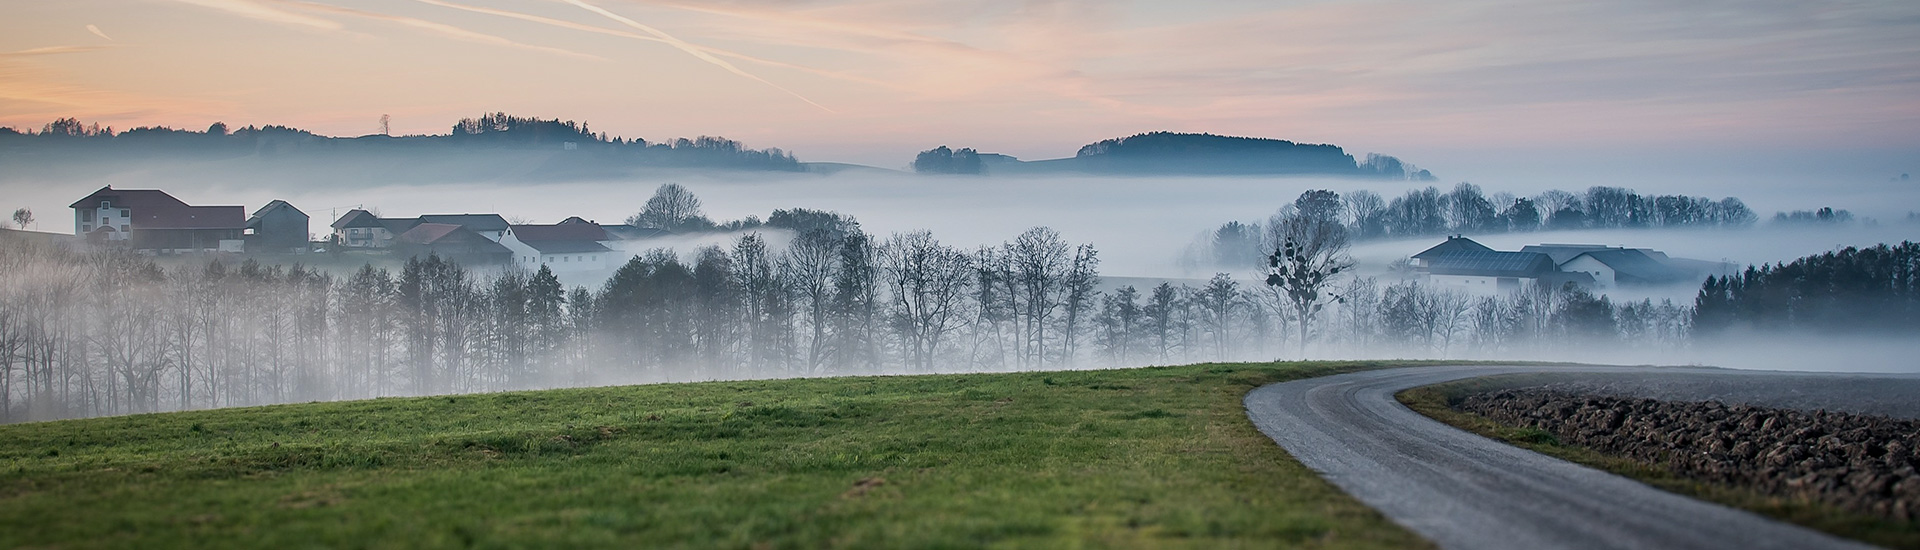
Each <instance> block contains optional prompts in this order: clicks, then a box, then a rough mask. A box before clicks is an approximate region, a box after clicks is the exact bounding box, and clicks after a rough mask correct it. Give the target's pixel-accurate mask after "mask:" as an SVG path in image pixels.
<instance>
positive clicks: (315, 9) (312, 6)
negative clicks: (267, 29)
mask: <svg viewBox="0 0 1920 550" xmlns="http://www.w3.org/2000/svg"><path fill="white" fill-rule="evenodd" d="M174 1H176V2H180V3H184V4H191V5H195V6H200V7H204V8H211V9H216V10H220V11H223V12H227V13H229V14H232V15H238V16H241V17H247V18H251V19H256V20H260V21H267V22H271V23H280V24H288V25H295V26H301V27H307V28H313V29H319V30H326V31H342V30H345V29H346V27H345V26H344V25H341V24H340V22H338V21H334V20H332V19H327V18H324V17H315V16H313V15H308V14H303V13H298V12H297V11H306V12H311V13H316V14H325V15H337V16H347V17H355V18H360V19H368V20H374V21H382V22H387V23H393V24H397V25H401V26H405V27H409V28H413V29H415V30H421V31H426V32H429V33H433V34H437V35H440V36H444V37H448V38H452V39H455V40H462V41H467V42H475V43H480V44H490V45H494V46H504V47H509V48H518V49H523V50H531V51H538V52H544V53H550V54H555V55H563V56H567V57H575V58H581V59H595V60H603V58H601V57H599V56H595V55H590V54H585V53H580V52H576V51H572V50H567V49H563V48H554V47H549V46H540V45H535V44H526V43H522V42H518V41H515V40H512V39H509V38H506V37H501V36H495V35H491V34H487V33H483V32H478V31H473V30H468V29H464V28H460V27H457V26H453V25H448V24H446V23H440V22H435V21H428V20H425V19H419V18H414V17H406V16H401V15H393V14H387V13H380V12H373V11H367V10H362V9H356V8H349V7H345V6H336V5H332V4H322V3H318V2H308V1H303V0H174ZM283 8H284V9H283ZM295 10H297V11H295ZM102 36H104V35H102Z"/></svg>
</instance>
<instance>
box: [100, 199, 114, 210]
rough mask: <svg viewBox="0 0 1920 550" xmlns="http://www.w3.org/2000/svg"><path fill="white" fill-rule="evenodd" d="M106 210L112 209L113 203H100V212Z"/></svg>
mask: <svg viewBox="0 0 1920 550" xmlns="http://www.w3.org/2000/svg"><path fill="white" fill-rule="evenodd" d="M108 208H113V201H100V209H101V210H106V209H108Z"/></svg>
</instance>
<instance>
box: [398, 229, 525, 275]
mask: <svg viewBox="0 0 1920 550" xmlns="http://www.w3.org/2000/svg"><path fill="white" fill-rule="evenodd" d="M393 251H394V253H396V254H398V255H400V256H403V257H422V258H424V257H426V256H428V255H438V256H440V257H441V258H445V259H448V260H452V261H455V262H459V263H461V264H463V265H469V266H478V265H498V264H504V263H507V261H508V260H509V259H511V258H512V256H513V252H511V251H509V250H507V247H504V246H500V243H496V242H493V240H492V239H488V238H487V237H486V236H485V235H482V234H480V233H478V232H475V231H473V230H471V229H467V228H466V227H462V226H460V225H457V224H451V223H422V224H419V225H415V226H413V228H412V229H408V230H407V231H406V232H405V233H401V234H399V235H398V236H395V237H394V238H393Z"/></svg>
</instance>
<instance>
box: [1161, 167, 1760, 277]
mask: <svg viewBox="0 0 1920 550" xmlns="http://www.w3.org/2000/svg"><path fill="white" fill-rule="evenodd" d="M1309 200H1310V201H1311V202H1312V204H1311V205H1305V204H1303V202H1302V201H1309ZM1301 208H1311V209H1312V210H1313V212H1312V215H1313V216H1315V217H1316V218H1318V219H1326V220H1329V221H1331V222H1332V223H1336V224H1338V225H1340V226H1342V227H1344V228H1345V230H1346V234H1347V235H1348V236H1349V238H1350V239H1352V240H1355V241H1367V240H1381V239H1408V238H1420V237H1436V236H1441V235H1451V234H1476V235H1478V234H1488V233H1506V232H1533V231H1558V230H1577V229H1622V228H1627V229H1631V228H1683V227H1731V228H1739V227H1749V226H1752V225H1753V224H1754V222H1755V221H1756V220H1757V219H1758V216H1756V215H1755V214H1754V213H1753V211H1752V210H1751V209H1749V208H1747V206H1746V204H1745V203H1743V202H1741V201H1740V199H1737V198H1733V197H1727V198H1723V199H1720V200H1717V201H1716V200H1712V199H1709V198H1706V197H1687V196H1682V195H1641V194H1639V193H1636V192H1634V191H1633V190H1631V189H1625V188H1619V187H1605V186H1596V187H1591V188H1588V189H1587V190H1586V191H1585V192H1582V193H1577V194H1576V193H1571V192H1567V191H1561V190H1550V191H1546V192H1544V193H1541V194H1539V195H1535V196H1533V197H1515V196H1512V195H1508V194H1505V193H1494V194H1492V195H1488V194H1486V193H1485V192H1483V191H1481V189H1480V187H1479V186H1477V185H1473V184H1471V183H1461V184H1459V185H1456V186H1454V188H1453V189H1452V190H1451V191H1441V190H1440V189H1439V188H1438V187H1432V186H1429V187H1423V188H1416V189H1409V190H1407V192H1406V193H1404V194H1402V195H1401V196H1399V197H1395V198H1393V199H1392V200H1388V199H1386V198H1384V197H1381V196H1380V195H1379V194H1376V193H1374V192H1372V191H1367V190H1354V191H1348V192H1346V194H1344V195H1342V194H1339V193H1335V192H1333V191H1330V190H1324V189H1317V190H1311V191H1307V192H1306V193H1305V194H1302V195H1301V198H1300V199H1299V200H1296V201H1295V202H1294V203H1292V204H1288V205H1285V206H1282V211H1283V213H1284V212H1285V211H1286V210H1287V209H1301ZM1278 219H1279V217H1276V218H1275V220H1269V221H1268V222H1267V223H1268V225H1269V226H1270V225H1271V224H1272V223H1275V221H1276V220H1278ZM1250 231H1251V232H1253V233H1260V232H1261V231H1263V230H1262V229H1261V224H1260V223H1243V222H1238V221H1234V222H1227V223H1225V224H1222V225H1221V226H1219V227H1217V228H1215V229H1214V230H1213V231H1210V232H1208V234H1206V235H1204V236H1203V237H1202V238H1201V239H1200V240H1199V241H1198V242H1196V243H1195V244H1194V245H1192V246H1191V247H1189V250H1188V251H1187V252H1186V254H1185V259H1184V260H1183V261H1184V262H1185V263H1187V264H1188V265H1189V267H1205V266H1213V267H1231V268H1244V267H1256V266H1258V265H1259V264H1258V263H1255V262H1257V261H1258V260H1257V259H1255V260H1254V261H1253V262H1249V261H1248V260H1249V259H1250V258H1257V256H1250V255H1249V252H1248V251H1247V250H1246V249H1245V248H1244V247H1245V245H1246V244H1248V242H1249V241H1248V240H1247V239H1246V238H1245V235H1246V234H1247V233H1248V232H1250Z"/></svg>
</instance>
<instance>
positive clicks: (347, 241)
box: [333, 227, 393, 248]
mask: <svg viewBox="0 0 1920 550" xmlns="http://www.w3.org/2000/svg"><path fill="white" fill-rule="evenodd" d="M333 237H334V240H337V241H340V244H342V245H345V246H348V247H352V248H386V247H388V246H392V245H393V233H392V232H389V231H387V228H385V227H342V228H340V229H335V230H333Z"/></svg>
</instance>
